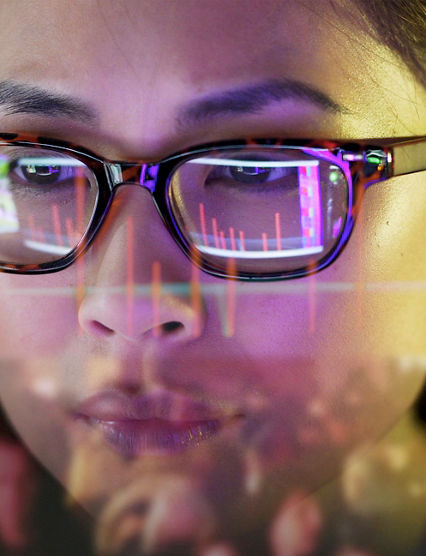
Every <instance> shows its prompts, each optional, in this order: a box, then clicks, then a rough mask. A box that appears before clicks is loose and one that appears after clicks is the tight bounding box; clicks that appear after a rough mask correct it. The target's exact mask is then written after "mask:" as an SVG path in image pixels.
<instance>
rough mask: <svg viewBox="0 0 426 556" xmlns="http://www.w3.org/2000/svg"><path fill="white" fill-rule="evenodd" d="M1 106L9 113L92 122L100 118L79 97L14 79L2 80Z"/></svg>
mask: <svg viewBox="0 0 426 556" xmlns="http://www.w3.org/2000/svg"><path fill="white" fill-rule="evenodd" d="M0 107H1V108H2V109H3V110H4V111H5V112H6V113H7V114H39V115H44V116H53V117H55V116H62V117H63V116H65V117H66V118H70V119H73V120H81V121H83V122H86V123H90V124H93V123H95V122H96V121H98V119H99V116H98V114H97V112H96V110H95V109H94V108H93V107H92V106H90V105H89V104H86V103H84V102H82V101H80V100H78V99H75V98H73V97H71V96H68V95H63V94H58V93H54V92H50V91H48V90H46V89H43V88H41V87H37V86H35V85H27V84H25V83H16V82H14V81H2V82H0Z"/></svg>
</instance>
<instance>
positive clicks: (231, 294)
mask: <svg viewBox="0 0 426 556" xmlns="http://www.w3.org/2000/svg"><path fill="white" fill-rule="evenodd" d="M226 273H227V274H228V278H227V281H226V324H225V336H226V337H227V338H231V337H232V336H233V335H234V334H235V304H236V303H235V278H233V277H235V274H236V264H235V259H234V258H232V257H230V258H229V259H228V260H227V261H226ZM231 277H232V278H231Z"/></svg>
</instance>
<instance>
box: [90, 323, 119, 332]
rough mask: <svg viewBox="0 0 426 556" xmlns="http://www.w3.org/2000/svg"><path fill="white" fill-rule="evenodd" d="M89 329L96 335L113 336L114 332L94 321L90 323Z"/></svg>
mask: <svg viewBox="0 0 426 556" xmlns="http://www.w3.org/2000/svg"><path fill="white" fill-rule="evenodd" d="M90 328H91V329H92V332H94V333H95V334H96V335H100V336H111V335H112V334H114V330H112V329H111V328H109V327H108V326H105V325H104V324H102V323H101V322H99V321H96V320H93V321H91V322H90Z"/></svg>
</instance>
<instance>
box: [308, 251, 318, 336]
mask: <svg viewBox="0 0 426 556" xmlns="http://www.w3.org/2000/svg"><path fill="white" fill-rule="evenodd" d="M314 268H315V261H311V262H310V263H309V265H308V270H313V269H314ZM308 292H309V293H308V296H309V333H310V334H313V333H314V332H315V319H316V309H317V306H316V305H317V300H316V296H317V288H316V274H311V275H310V276H308Z"/></svg>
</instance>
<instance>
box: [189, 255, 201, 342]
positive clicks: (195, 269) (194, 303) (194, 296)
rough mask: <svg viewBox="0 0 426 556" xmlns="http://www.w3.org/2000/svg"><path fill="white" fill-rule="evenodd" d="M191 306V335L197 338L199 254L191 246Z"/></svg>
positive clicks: (198, 328) (199, 333)
mask: <svg viewBox="0 0 426 556" xmlns="http://www.w3.org/2000/svg"><path fill="white" fill-rule="evenodd" d="M191 261H192V265H191V284H190V293H191V307H192V312H193V315H194V317H193V325H192V336H193V337H194V338H198V337H199V336H200V335H201V286H200V268H199V264H200V255H199V252H198V251H197V250H196V249H195V248H194V247H193V248H192V249H191Z"/></svg>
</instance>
